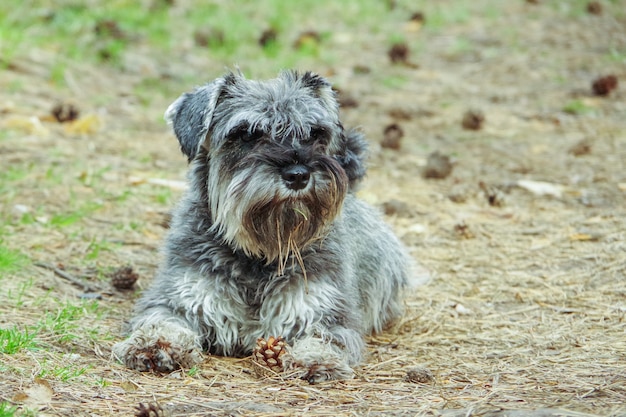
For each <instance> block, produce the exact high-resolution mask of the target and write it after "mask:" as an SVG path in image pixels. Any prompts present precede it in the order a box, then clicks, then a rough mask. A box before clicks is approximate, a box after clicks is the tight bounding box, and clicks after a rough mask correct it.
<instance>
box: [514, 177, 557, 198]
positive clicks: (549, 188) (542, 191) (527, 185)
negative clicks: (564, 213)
mask: <svg viewBox="0 0 626 417" xmlns="http://www.w3.org/2000/svg"><path fill="white" fill-rule="evenodd" d="M515 185H517V186H518V187H520V188H523V189H525V190H526V191H530V192H531V193H533V194H535V195H549V196H553V197H557V198H560V197H561V196H562V195H563V190H564V189H565V187H563V186H562V185H560V184H553V183H550V182H545V181H532V180H519V181H517V182H516V183H515Z"/></svg>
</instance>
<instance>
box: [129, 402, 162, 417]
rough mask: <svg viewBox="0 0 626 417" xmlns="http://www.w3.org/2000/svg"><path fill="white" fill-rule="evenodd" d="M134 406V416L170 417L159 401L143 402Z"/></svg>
mask: <svg viewBox="0 0 626 417" xmlns="http://www.w3.org/2000/svg"><path fill="white" fill-rule="evenodd" d="M135 408H136V410H137V411H136V412H135V417H170V416H171V413H170V412H169V411H168V410H164V409H163V407H161V405H160V404H159V403H153V404H143V403H139V405H138V406H137V407H135Z"/></svg>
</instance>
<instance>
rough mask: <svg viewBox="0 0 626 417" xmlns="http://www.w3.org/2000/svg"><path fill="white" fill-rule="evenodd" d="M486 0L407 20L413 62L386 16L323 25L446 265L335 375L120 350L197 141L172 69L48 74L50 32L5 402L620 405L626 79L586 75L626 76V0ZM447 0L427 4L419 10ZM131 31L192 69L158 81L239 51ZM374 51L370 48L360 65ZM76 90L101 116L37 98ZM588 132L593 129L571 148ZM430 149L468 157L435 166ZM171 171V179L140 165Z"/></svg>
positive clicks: (215, 410)
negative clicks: (79, 115)
mask: <svg viewBox="0 0 626 417" xmlns="http://www.w3.org/2000/svg"><path fill="white" fill-rule="evenodd" d="M556 3H559V4H561V6H558V5H556ZM579 3H580V4H579ZM182 4H185V3H184V2H183V3H182ZM472 4H473V6H471V7H470V6H469V3H467V4H466V3H465V2H452V1H451V2H447V3H446V5H448V6H450V7H449V13H451V15H450V16H448V19H449V20H448V21H446V22H444V23H445V24H444V25H443V26H442V27H440V28H439V29H438V30H435V31H428V30H422V31H417V32H406V33H404V35H405V36H406V37H407V39H408V40H409V44H410V45H412V46H419V48H416V49H419V53H418V54H415V53H414V54H413V55H412V58H411V59H412V60H413V61H415V62H416V63H417V64H419V65H420V67H419V68H413V67H398V66H392V65H390V64H389V63H388V61H387V59H388V58H387V55H386V51H387V49H388V46H389V45H388V40H389V36H390V34H389V33H387V32H383V33H378V34H376V33H370V34H368V35H367V36H369V37H368V38H367V39H365V38H363V39H360V42H362V43H364V44H367V45H368V47H367V48H365V47H363V50H362V53H360V54H354V53H353V51H351V50H350V49H349V48H350V47H351V43H350V42H345V39H344V38H345V37H346V36H349V35H347V34H344V33H343V32H341V30H340V29H342V30H345V31H346V33H347V32H350V31H349V30H348V29H349V28H348V29H346V28H336V31H337V33H338V35H337V36H336V37H333V38H332V39H335V40H337V39H338V40H337V41H336V42H335V43H332V42H334V41H328V42H331V44H330V45H328V46H327V47H328V48H331V47H332V48H334V49H333V52H334V53H336V54H339V56H345V60H342V61H341V64H338V63H337V64H329V63H324V64H319V67H318V68H314V69H316V70H318V71H319V72H322V73H324V74H330V75H332V79H333V80H334V81H337V82H339V83H340V84H341V88H342V90H343V91H348V92H350V93H351V94H352V95H353V96H354V97H355V98H356V99H357V102H358V104H359V106H358V107H357V108H350V109H345V110H344V112H343V116H344V119H345V121H346V125H360V126H362V128H363V130H364V131H365V133H366V134H367V136H368V137H369V139H370V141H371V143H372V147H371V154H372V155H371V169H370V173H369V176H368V179H367V183H366V185H365V187H364V189H363V190H362V191H361V196H362V197H363V198H365V199H367V200H369V201H370V202H372V203H374V204H382V203H385V202H389V201H392V200H397V202H396V204H395V206H394V207H396V209H395V210H394V211H395V213H394V214H391V215H390V216H388V220H389V222H390V223H392V225H393V226H394V228H395V230H396V231H397V232H398V234H399V235H400V236H401V238H402V239H403V241H404V242H405V243H406V244H407V246H408V247H409V249H410V251H411V253H412V254H413V255H414V257H415V258H416V260H418V261H419V262H420V264H421V267H422V268H423V269H424V270H426V271H428V273H429V275H430V277H431V280H430V282H429V283H427V284H426V285H423V286H420V287H417V288H415V289H412V290H410V291H408V292H407V294H406V313H405V315H404V316H403V318H402V320H400V321H399V322H398V323H396V324H395V326H394V327H393V328H391V329H389V331H387V332H385V333H383V334H381V335H377V336H375V337H372V338H370V340H369V343H368V357H367V360H366V361H365V363H363V364H362V365H361V366H360V367H359V368H358V369H357V376H356V378H355V379H353V380H349V381H341V382H330V383H324V384H319V385H309V384H308V383H306V382H305V381H300V380H291V379H286V378H283V377H281V376H279V375H278V376H271V377H259V376H258V373H257V372H256V371H255V368H254V366H255V365H254V364H253V363H251V362H249V361H247V360H235V359H228V358H218V357H209V358H207V359H206V361H205V362H204V363H203V364H202V365H201V366H199V367H197V368H194V369H192V370H187V371H184V372H177V373H174V374H171V375H155V374H141V373H137V372H134V371H130V370H127V369H125V368H124V367H122V366H121V365H120V364H117V363H116V362H115V361H113V360H111V357H110V349H111V346H112V345H113V343H115V341H117V340H119V339H120V338H121V337H123V335H122V333H121V328H122V323H123V321H124V319H125V318H126V317H127V316H128V315H129V312H130V309H131V306H132V304H133V300H134V298H135V297H136V296H137V293H136V292H132V291H131V292H121V291H117V290H115V289H113V288H112V287H111V286H110V283H109V281H108V278H107V277H106V274H107V273H108V272H110V271H111V270H113V269H115V268H118V267H120V266H123V265H131V266H132V267H133V268H134V270H135V271H137V272H138V273H139V275H140V277H141V278H140V280H139V282H138V286H139V289H142V288H145V287H146V286H147V285H149V281H150V277H151V275H152V274H153V272H154V270H155V268H156V265H157V264H158V258H159V256H158V247H159V244H160V242H161V239H162V236H163V233H164V232H165V229H164V227H163V223H164V222H165V221H166V213H167V211H168V210H169V207H171V205H172V204H173V203H174V202H175V201H176V199H177V197H178V195H179V193H180V190H179V189H178V184H179V183H178V182H176V181H179V180H181V179H182V178H183V175H184V172H185V161H184V158H183V157H182V156H180V155H178V154H177V153H176V152H175V151H176V146H177V145H176V143H175V141H174V139H173V137H172V136H171V134H170V133H169V132H168V131H167V128H166V127H165V126H164V125H163V124H162V123H160V122H159V119H160V114H161V113H162V110H163V109H165V108H166V106H167V104H169V102H170V101H172V100H173V99H174V98H175V97H169V96H165V95H163V94H162V93H163V92H162V91H159V94H156V93H155V95H154V97H150V99H151V100H150V102H149V104H147V105H145V104H144V105H141V104H140V103H139V100H138V99H137V97H136V95H135V94H136V91H137V90H135V89H134V88H135V87H136V86H137V85H138V84H139V83H140V82H141V80H142V77H143V75H142V73H141V71H132V70H120V69H119V68H111V67H107V66H95V65H92V64H80V63H76V64H75V65H74V66H71V67H68V77H67V78H68V80H69V82H68V85H66V86H64V87H59V86H54V85H51V84H50V83H48V82H47V81H46V80H47V78H46V74H48V70H49V67H50V66H51V65H52V63H53V62H54V54H53V53H50V52H49V51H46V50H34V52H33V53H30V54H24V56H20V57H17V58H16V59H15V61H14V64H13V67H11V68H8V69H4V70H2V78H1V81H0V99H1V100H0V102H1V103H3V104H0V106H1V107H0V110H1V113H2V115H1V116H0V125H1V126H2V129H3V133H2V136H1V137H0V166H2V169H3V174H2V176H0V179H1V180H2V182H0V191H1V192H2V194H1V196H0V202H1V203H2V206H0V214H1V216H0V219H2V222H3V223H2V227H0V245H1V246H2V247H6V248H9V249H10V250H12V251H15V252H17V251H19V252H21V253H22V254H23V255H25V256H26V257H27V258H29V259H30V260H31V261H32V262H33V263H30V264H29V263H28V262H27V263H25V264H20V266H19V267H18V268H17V269H13V270H2V271H0V274H2V275H1V277H0V328H2V329H7V328H12V327H13V326H17V329H22V330H24V329H30V331H31V332H33V334H34V335H35V336H34V339H33V341H34V343H35V344H36V346H35V347H34V348H33V347H32V346H31V347H30V348H27V349H22V350H19V351H18V352H16V353H12V354H8V353H0V372H2V377H1V378H0V403H1V402H7V404H11V405H15V406H16V407H19V408H20V410H21V411H20V413H22V414H24V415H35V414H36V415H49V416H66V415H72V416H104V415H134V414H135V412H136V407H137V406H138V405H139V403H143V404H153V403H157V402H158V403H159V404H160V405H161V406H162V408H163V409H164V410H165V411H164V412H165V413H166V414H167V413H169V415H172V416H205V415H258V416H278V415H281V416H282V415H328V416H350V415H431V416H459V417H460V416H477V415H489V416H537V417H538V416H557V415H558V416H584V415H598V416H624V415H626V406H625V404H626V285H625V282H626V191H625V190H626V174H625V173H626V134H625V132H626V121H625V120H624V117H623V116H624V114H625V112H626V108H625V107H624V98H625V97H626V96H625V95H624V92H623V91H624V90H623V89H622V87H621V86H620V87H618V89H617V90H615V91H614V92H613V93H612V94H611V95H610V96H609V97H602V98H600V97H594V96H592V95H591V93H590V90H589V89H590V85H591V84H590V83H591V81H592V80H593V79H595V78H596V76H597V75H601V74H599V73H602V74H605V73H609V72H613V73H615V75H617V77H618V78H619V79H620V81H621V80H624V79H626V72H624V66H623V64H624V56H626V32H625V30H624V28H625V27H626V25H625V24H624V13H623V8H624V3H623V2H620V1H617V2H603V5H604V6H605V7H604V13H603V14H601V15H599V16H598V15H593V16H591V15H587V14H585V13H584V12H582V14H576V13H573V11H572V10H573V9H575V7H578V6H581V8H580V10H583V11H584V7H582V6H584V5H583V4H582V3H581V2H571V3H567V4H568V5H569V6H564V5H563V4H564V3H560V2H555V4H552V3H551V2H539V4H531V2H515V3H514V2H499V1H487V0H482V1H479V2H474V3H472ZM574 5H578V6H574ZM174 7H178V6H174ZM457 9H458V10H461V11H463V10H465V11H466V12H468V11H469V12H472V13H471V14H470V15H469V17H467V18H464V17H463V16H465V14H463V13H461V12H459V15H458V16H456V15H453V12H455V11H458V10H457ZM436 10H440V9H438V8H437V7H435V6H432V5H431V6H426V5H424V11H425V16H426V22H428V19H429V18H430V19H431V21H432V19H434V14H435V12H436ZM447 10H448V9H447ZM494 10H495V12H494ZM620 10H621V11H620ZM440 11H441V10H440ZM469 12H468V13H469ZM394 13H395V14H392V15H390V16H392V17H393V18H397V16H402V14H401V13H400V12H397V11H396V12H394ZM407 13H408V12H407ZM490 13H496V16H497V18H493V17H489V16H490ZM407 16H410V13H408V14H407ZM455 16H456V17H455ZM389 19H391V18H389ZM407 19H408V18H407ZM555 22H558V24H556V23H555ZM392 23H393V22H392V21H390V20H389V21H386V23H385V24H386V25H387V26H385V28H387V27H389V25H391V24H392ZM486 28H489V30H487V29H486ZM339 32H341V33H339ZM295 35H296V34H295V33H294V36H295ZM339 35H341V36H339ZM342 36H343V37H344V38H342ZM364 36H365V35H364ZM341 39H344V41H343V42H342V41H341ZM460 40H469V41H467V43H463V42H460ZM322 45H324V44H322ZM134 52H136V54H135V55H134V56H133V57H132V60H131V61H132V63H136V62H143V63H144V64H146V67H141V68H144V70H145V71H148V72H150V71H158V68H159V66H160V65H163V67H164V68H167V72H168V73H173V74H179V77H178V78H175V79H174V80H173V81H172V80H170V81H163V82H169V83H170V84H168V86H167V89H176V90H177V91H183V90H185V89H188V88H189V87H191V85H189V83H188V79H192V78H193V79H194V81H193V82H192V84H193V83H200V82H202V81H203V80H204V78H207V77H213V76H216V75H218V74H219V73H220V71H221V68H222V63H221V62H217V63H216V62H213V61H210V60H208V59H203V58H202V56H201V55H199V56H197V57H195V58H194V59H191V58H189V59H190V61H185V59H187V58H184V57H183V55H184V54H182V53H181V56H177V57H176V58H177V59H178V60H180V62H177V59H165V58H162V57H159V56H158V54H157V53H155V52H153V51H150V50H147V51H146V50H143V49H139V50H137V51H134ZM620 54H621V55H620ZM242 65H243V66H244V68H251V67H254V64H253V63H242ZM363 65H368V66H369V67H370V68H371V69H372V71H371V72H370V73H369V74H368V73H366V74H362V72H363V71H362V70H359V72H358V73H356V72H354V71H352V68H354V67H357V66H363ZM146 68H147V69H146ZM254 71H256V73H254V75H255V76H269V75H270V73H271V72H274V68H269V67H267V68H266V67H263V68H256V69H255V70H254ZM355 73H356V75H355ZM163 79H164V80H165V79H166V78H165V77H164V78H163ZM398 83H399V86H398ZM16 86H20V88H16ZM148 92H149V91H148ZM146 93H147V92H146V91H142V93H141V94H146ZM68 97H71V98H72V99H73V100H75V101H77V102H78V106H79V108H80V109H81V110H82V112H83V115H87V116H91V119H89V118H88V119H84V120H83V122H84V123H83V124H82V125H78V126H77V125H67V124H65V125H61V124H57V123H55V122H53V121H49V120H48V119H47V118H46V117H44V116H46V115H47V113H48V112H49V110H50V109H52V107H53V106H54V104H55V102H56V101H57V100H62V99H65V98H68ZM572 100H574V101H575V102H574V103H573V104H572ZM574 104H575V105H574ZM568 105H569V107H568V108H571V109H574V110H575V111H580V112H581V113H580V114H569V113H566V112H564V111H563V108H564V107H567V106H568ZM468 108H478V109H480V110H481V111H482V112H483V113H484V115H485V121H484V125H483V128H482V129H481V130H478V131H465V130H463V128H462V126H461V121H462V116H463V114H464V112H465V111H466V110H467V109H468ZM399 115H400V116H399ZM33 116H40V117H39V119H33V118H32V117H33ZM94 121H97V122H94ZM392 121H393V122H397V123H399V124H401V126H402V129H403V130H404V132H406V133H405V136H404V138H403V139H402V142H401V146H402V148H401V149H402V151H401V152H397V151H393V150H388V149H381V147H380V146H379V142H380V140H381V139H382V132H383V126H385V125H386V124H388V123H389V122H392ZM85 123H86V124H85ZM90 123H95V124H90ZM71 126H73V128H72V127H71ZM583 139H586V140H587V142H586V143H588V144H589V149H586V150H585V152H584V153H582V154H580V155H574V154H572V153H570V152H568V150H569V149H571V147H572V146H573V145H575V144H576V143H579V142H580V141H581V140H583ZM435 150H439V151H441V152H442V154H445V155H451V156H452V157H453V158H452V159H453V160H454V161H455V166H454V170H453V172H452V174H451V175H450V176H449V177H447V178H445V179H441V180H426V179H423V178H422V177H421V175H422V169H423V167H424V165H425V163H426V159H427V156H428V155H429V154H431V153H432V151H435ZM7 167H9V168H7ZM154 178H157V179H166V180H172V181H171V182H167V181H166V182H165V184H166V186H162V185H155V183H158V181H156V182H153V183H150V182H149V181H144V180H148V179H154ZM520 179H527V180H534V181H546V182H549V183H551V184H557V185H559V186H560V187H559V190H560V191H561V195H560V196H550V195H538V194H534V193H533V192H529V191H527V190H525V189H523V188H521V187H519V186H516V184H517V181H518V180H520ZM485 190H495V191H494V192H497V193H498V194H497V199H498V203H499V204H492V205H490V204H489V200H488V198H486V195H485ZM489 192H491V191H489ZM500 199H501V201H500ZM398 202H399V203H398ZM492 203H493V200H492ZM25 210H27V211H26V214H25ZM35 262H43V263H45V264H49V265H53V266H56V267H57V268H61V269H63V270H64V271H66V272H68V273H70V274H72V276H74V277H76V278H77V279H79V280H84V281H85V282H86V283H88V284H89V287H90V290H95V292H96V293H97V294H99V295H100V296H101V297H102V298H101V299H99V300H96V301H93V300H80V299H79V296H81V295H82V294H83V293H84V292H85V289H84V288H80V287H78V286H76V285H74V284H72V283H71V282H69V281H67V280H66V279H64V278H61V277H59V276H57V275H55V273H54V271H52V270H50V269H45V268H40V267H38V266H35V265H34V263H35ZM420 274H422V275H423V273H422V272H420ZM413 370H417V371H420V370H421V372H422V374H423V378H422V379H421V380H422V381H424V382H413V381H415V378H409V377H408V376H407V375H408V374H409V373H410V371H413ZM417 371H416V372H417ZM411 375H413V373H411ZM429 375H432V379H430V378H429ZM9 415H10V414H9Z"/></svg>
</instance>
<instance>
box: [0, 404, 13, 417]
mask: <svg viewBox="0 0 626 417" xmlns="http://www.w3.org/2000/svg"><path fill="white" fill-rule="evenodd" d="M16 414H17V407H16V406H12V405H11V404H9V403H8V402H6V401H2V402H0V417H13V416H15V415H16Z"/></svg>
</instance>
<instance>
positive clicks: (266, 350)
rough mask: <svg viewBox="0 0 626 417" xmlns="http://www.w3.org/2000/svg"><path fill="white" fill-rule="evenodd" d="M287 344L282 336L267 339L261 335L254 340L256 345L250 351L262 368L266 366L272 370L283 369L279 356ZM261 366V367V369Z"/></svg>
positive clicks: (278, 370) (283, 352)
mask: <svg viewBox="0 0 626 417" xmlns="http://www.w3.org/2000/svg"><path fill="white" fill-rule="evenodd" d="M286 348H287V344H286V343H285V341H284V340H283V338H282V337H277V338H276V337H273V336H272V337H269V338H268V339H267V340H265V339H263V338H262V337H261V338H259V339H258V340H257V341H256V346H255V347H254V351H253V352H252V359H253V360H254V361H255V362H256V363H257V364H258V365H261V367H262V368H267V369H269V370H270V371H272V372H275V373H280V372H282V371H283V361H282V359H281V357H282V356H283V355H284V354H285V351H286ZM262 368H261V369H262Z"/></svg>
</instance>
